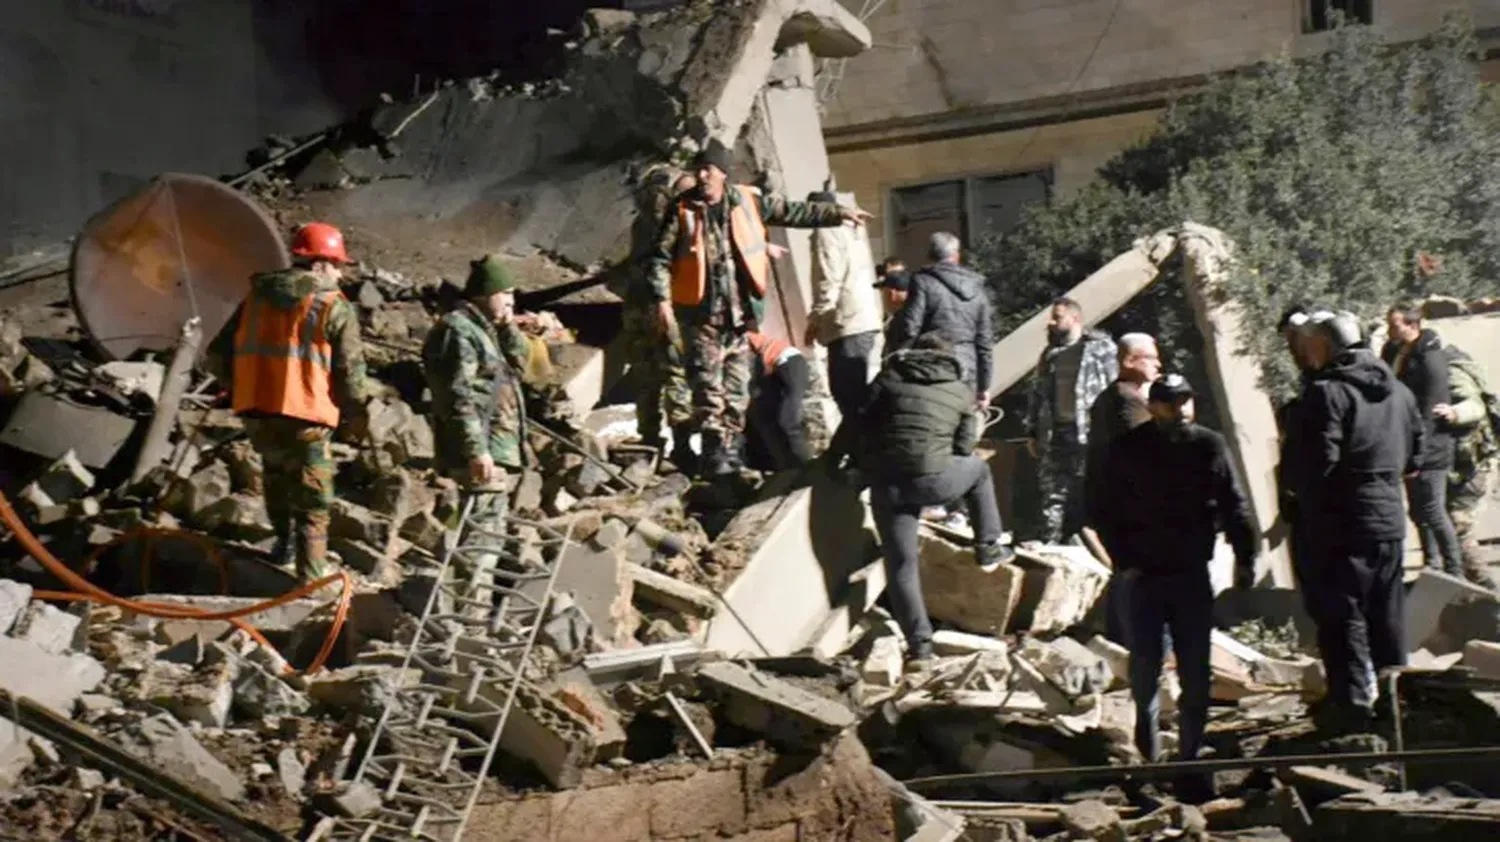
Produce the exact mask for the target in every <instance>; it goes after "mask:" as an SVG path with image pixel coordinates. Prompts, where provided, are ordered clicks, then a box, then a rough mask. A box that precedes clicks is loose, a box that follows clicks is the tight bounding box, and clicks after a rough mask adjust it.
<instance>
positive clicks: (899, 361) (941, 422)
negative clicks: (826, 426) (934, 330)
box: [829, 350, 979, 480]
mask: <svg viewBox="0 0 1500 842" xmlns="http://www.w3.org/2000/svg"><path fill="white" fill-rule="evenodd" d="M978 432H979V429H978V419H977V418H976V416H975V414H974V394H973V392H971V391H970V390H969V387H968V386H966V385H964V383H963V381H961V380H960V379H959V365H958V359H957V357H955V355H953V354H949V353H944V352H942V351H925V350H922V351H917V350H910V351H897V352H896V353H894V354H891V355H890V356H888V357H886V359H885V367H884V368H882V369H881V370H880V374H879V375H878V376H876V378H875V382H873V383H872V384H870V396H869V399H868V400H867V401H866V402H865V406H864V409H863V410H861V411H860V413H859V417H858V418H852V419H845V420H844V423H843V424H841V425H839V430H838V433H837V434H835V436H834V441H833V443H832V444H831V445H830V446H829V454H830V456H832V457H833V458H834V459H835V460H837V459H838V458H839V457H840V456H842V455H843V454H855V455H856V457H857V460H858V464H859V468H860V470H861V471H862V472H863V473H864V474H865V475H866V476H867V477H870V478H872V479H877V480H891V479H895V478H898V477H914V476H924V475H926V474H935V473H938V472H940V471H943V470H945V469H947V468H948V466H949V465H950V464H952V462H953V457H954V455H955V454H967V453H970V452H972V451H973V449H974V445H975V444H976V443H977V442H978V438H979V436H978Z"/></svg>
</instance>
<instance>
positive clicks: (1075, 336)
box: [1026, 298, 1119, 544]
mask: <svg viewBox="0 0 1500 842" xmlns="http://www.w3.org/2000/svg"><path fill="white" fill-rule="evenodd" d="M1117 356H1118V351H1117V350H1116V348H1115V343H1114V340H1112V339H1110V338H1109V335H1108V334H1105V333H1102V332H1099V331H1087V332H1085V331H1084V329H1083V308H1082V307H1080V306H1079V305H1078V302H1076V301H1074V300H1073V299H1071V298H1058V299H1057V300H1055V301H1053V302H1052V312H1051V318H1050V319H1049V320H1048V322H1047V347H1046V348H1045V349H1043V351H1042V356H1041V359H1040V360H1039V361H1038V362H1037V367H1036V374H1035V376H1034V377H1033V379H1032V382H1031V398H1030V403H1029V406H1028V408H1027V413H1026V419H1027V423H1026V426H1027V428H1028V430H1029V432H1030V437H1031V445H1030V447H1031V454H1032V456H1034V457H1036V458H1037V460H1038V477H1037V478H1038V480H1039V484H1040V485H1041V491H1042V520H1043V534H1042V539H1043V540H1044V541H1046V542H1048V543H1051V544H1056V543H1059V542H1061V541H1062V540H1063V539H1064V538H1066V537H1068V536H1069V535H1072V534H1074V533H1075V532H1077V531H1078V529H1079V527H1080V526H1082V525H1083V524H1082V516H1083V509H1084V499H1083V497H1084V484H1083V478H1084V469H1085V453H1084V448H1085V447H1087V445H1088V440H1089V408H1090V407H1092V406H1093V405H1094V401H1095V400H1096V399H1098V397H1099V395H1100V394H1101V393H1102V392H1103V391H1104V390H1105V389H1106V388H1108V386H1109V384H1110V383H1112V382H1114V380H1115V378H1116V377H1117V376H1118V375H1119V360H1118V358H1117Z"/></svg>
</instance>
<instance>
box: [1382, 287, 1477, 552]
mask: <svg viewBox="0 0 1500 842" xmlns="http://www.w3.org/2000/svg"><path fill="white" fill-rule="evenodd" d="M1386 329H1387V330H1388V331H1389V333H1390V339H1389V340H1388V341H1387V342H1386V343H1385V348H1383V349H1382V350H1381V353H1380V358H1381V359H1382V360H1384V361H1385V363H1386V365H1389V366H1390V367H1391V371H1393V372H1395V374H1396V378H1397V379H1398V380H1400V381H1401V383H1402V385H1404V386H1405V387H1406V388H1408V389H1410V390H1411V393H1412V396H1413V397H1415V398H1416V399H1417V411H1418V412H1420V413H1421V417H1422V433H1423V436H1424V439H1425V442H1426V443H1425V445H1424V446H1423V448H1422V452H1421V453H1419V454H1418V456H1417V475H1416V476H1414V477H1411V478H1410V479H1408V480H1407V481H1406V496H1407V498H1408V500H1409V501H1410V503H1411V520H1412V523H1413V524H1415V525H1416V527H1417V536H1418V537H1419V538H1421V540H1422V558H1423V559H1424V560H1425V561H1426V562H1427V566H1428V567H1431V568H1433V569H1435V570H1442V571H1443V572H1445V573H1451V574H1452V575H1454V576H1462V575H1463V572H1464V564H1463V545H1462V543H1461V542H1460V541H1459V538H1458V531H1457V530H1456V529H1454V527H1453V519H1452V518H1451V517H1449V516H1448V471H1449V470H1451V469H1452V468H1453V436H1452V434H1451V429H1452V428H1451V426H1450V425H1449V424H1448V422H1447V421H1446V420H1445V419H1443V418H1440V417H1439V416H1438V414H1437V412H1436V411H1435V410H1436V408H1437V407H1439V406H1447V405H1449V404H1451V403H1452V402H1453V400H1452V398H1453V395H1452V390H1451V388H1450V386H1449V383H1448V356H1447V354H1445V353H1444V352H1443V340H1442V339H1441V338H1439V337H1438V335H1437V334H1436V333H1434V332H1432V331H1431V330H1429V329H1424V328H1423V327H1422V307H1421V305H1418V304H1415V303H1413V302H1410V301H1402V302H1400V303H1398V304H1397V305H1396V306H1394V307H1392V308H1391V309H1390V311H1389V312H1388V313H1386Z"/></svg>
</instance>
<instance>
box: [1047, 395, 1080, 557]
mask: <svg viewBox="0 0 1500 842" xmlns="http://www.w3.org/2000/svg"><path fill="white" fill-rule="evenodd" d="M1083 455H1084V448H1083V445H1082V444H1081V443H1080V442H1079V441H1078V429H1077V428H1076V427H1074V426H1073V425H1071V424H1068V425H1059V426H1058V427H1056V428H1054V429H1053V430H1052V435H1051V436H1050V437H1049V438H1048V440H1047V442H1046V443H1045V444H1044V445H1043V446H1042V451H1041V453H1040V454H1039V456H1040V465H1039V466H1038V476H1037V480H1038V484H1039V485H1040V486H1041V492H1042V540H1043V541H1046V542H1047V543H1049V544H1058V543H1061V542H1062V541H1063V539H1065V538H1067V537H1069V536H1071V535H1073V534H1074V533H1075V532H1077V531H1078V530H1079V529H1080V528H1081V527H1082V526H1083Z"/></svg>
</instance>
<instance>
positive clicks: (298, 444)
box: [208, 222, 369, 579]
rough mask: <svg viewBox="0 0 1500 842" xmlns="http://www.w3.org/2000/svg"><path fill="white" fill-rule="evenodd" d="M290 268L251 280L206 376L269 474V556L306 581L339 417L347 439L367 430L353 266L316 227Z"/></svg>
mask: <svg viewBox="0 0 1500 842" xmlns="http://www.w3.org/2000/svg"><path fill="white" fill-rule="evenodd" d="M292 256H293V261H294V263H295V266H294V267H293V268H292V269H287V270H284V271H278V272H266V273H262V274H259V275H256V276H254V277H253V278H251V281H250V295H249V297H248V298H246V299H245V301H244V302H243V303H242V304H240V307H239V309H238V310H236V311H235V314H234V316H233V317H232V318H230V320H229V322H228V324H226V325H225V326H224V329H223V330H222V331H220V332H219V335H218V336H217V337H215V338H214V341H213V342H212V343H211V345H210V347H209V352H208V359H209V360H210V362H209V363H208V365H209V368H210V371H211V372H212V373H214V374H215V375H216V376H217V377H219V379H220V381H221V382H223V381H227V385H228V387H229V393H230V396H231V397H230V403H231V408H232V409H233V411H234V412H235V414H237V415H239V416H240V417H241V418H242V419H243V421H244V424H245V431H246V432H247V433H249V435H250V441H251V443H252V444H253V445H254V446H255V449H256V451H258V452H259V453H260V456H261V461H262V463H263V464H264V470H265V494H266V514H267V515H268V516H269V517H270V520H271V525H272V527H273V528H274V529H275V531H276V544H275V548H274V549H273V550H272V555H273V558H274V559H275V560H276V562H277V563H279V564H283V565H285V564H288V563H290V562H292V561H295V563H296V569H297V575H298V577H299V578H302V579H309V578H313V579H316V578H319V577H321V576H323V575H324V572H325V570H324V562H325V561H326V560H327V558H328V526H329V521H330V518H331V512H332V506H333V475H334V464H333V457H332V455H331V453H330V449H329V445H330V442H331V440H332V438H333V433H334V430H335V428H337V427H338V426H339V422H340V420H342V421H343V422H344V424H345V425H346V431H347V432H348V433H349V435H350V436H351V438H354V439H363V438H364V437H365V436H366V435H367V432H366V431H367V430H368V428H369V414H368V412H367V410H366V406H365V402H366V399H367V384H366V380H365V357H364V346H363V345H362V344H361V342H360V334H359V317H358V315H357V314H356V313H355V310H354V306H353V305H352V304H350V303H349V301H348V300H347V299H345V298H344V295H343V293H342V292H340V291H339V281H340V279H341V278H342V277H343V267H344V266H345V265H346V264H348V263H349V255H348V252H347V251H346V250H345V248H344V235H343V234H342V233H341V232H340V231H339V229H337V228H335V227H333V226H332V225H328V224H326V223H322V222H312V223H309V224H307V225H305V226H303V227H302V228H301V229H300V230H299V231H298V232H297V234H296V236H295V238H294V239H293V241H292Z"/></svg>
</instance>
